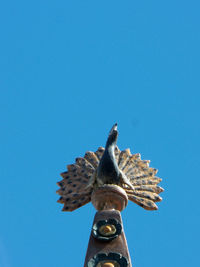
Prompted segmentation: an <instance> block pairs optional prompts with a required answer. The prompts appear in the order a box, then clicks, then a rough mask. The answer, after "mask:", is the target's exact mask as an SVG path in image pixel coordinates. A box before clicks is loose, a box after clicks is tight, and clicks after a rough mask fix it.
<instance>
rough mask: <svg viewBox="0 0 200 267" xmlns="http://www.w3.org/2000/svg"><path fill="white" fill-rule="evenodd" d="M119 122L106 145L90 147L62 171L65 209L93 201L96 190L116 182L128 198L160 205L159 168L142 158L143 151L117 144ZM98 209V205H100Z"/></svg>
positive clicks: (149, 205)
mask: <svg viewBox="0 0 200 267" xmlns="http://www.w3.org/2000/svg"><path fill="white" fill-rule="evenodd" d="M117 137H118V130H117V123H116V124H114V125H113V127H112V128H111V130H110V132H109V135H108V138H107V142H106V146H105V149H104V148H103V147H99V148H98V150H97V151H96V152H91V151H88V152H86V153H85V156H84V157H79V158H77V159H76V162H75V163H74V164H71V165H68V166H67V168H68V171H66V172H63V173H61V176H62V177H63V180H62V181H60V182H58V183H57V184H58V186H60V189H59V190H58V191H57V193H58V194H59V195H60V196H61V197H60V199H59V200H58V202H59V203H63V204H64V207H63V209H62V210H63V211H73V210H75V209H77V208H79V207H81V206H83V205H85V204H87V203H88V202H90V201H91V196H92V195H94V192H95V191H96V190H98V189H99V188H101V187H102V186H105V185H115V186H118V187H120V188H121V189H123V190H124V191H125V193H126V195H127V197H128V199H129V200H131V201H133V202H134V203H136V204H138V205H139V206H141V207H142V208H144V209H146V210H156V209H158V207H157V205H156V204H155V202H159V201H161V200H162V198H161V197H160V196H159V195H158V194H159V193H160V192H162V191H163V188H162V187H160V186H158V183H160V182H161V178H158V177H156V176H155V175H156V173H157V170H156V169H154V168H151V167H149V162H150V161H149V160H141V157H140V154H131V152H130V150H129V149H125V150H123V151H120V150H119V148H118V147H117V145H116V142H117ZM98 209H99V208H98Z"/></svg>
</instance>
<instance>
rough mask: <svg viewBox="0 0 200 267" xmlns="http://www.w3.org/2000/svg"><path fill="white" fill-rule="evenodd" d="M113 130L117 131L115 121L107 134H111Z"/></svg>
mask: <svg viewBox="0 0 200 267" xmlns="http://www.w3.org/2000/svg"><path fill="white" fill-rule="evenodd" d="M113 131H117V123H115V124H114V125H113V127H112V128H111V130H110V133H109V134H112V132H113Z"/></svg>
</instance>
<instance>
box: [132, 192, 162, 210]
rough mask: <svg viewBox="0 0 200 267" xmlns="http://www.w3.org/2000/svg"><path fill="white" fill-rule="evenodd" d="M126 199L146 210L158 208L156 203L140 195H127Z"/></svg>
mask: <svg viewBox="0 0 200 267" xmlns="http://www.w3.org/2000/svg"><path fill="white" fill-rule="evenodd" d="M128 199H129V200H131V201H133V202H134V203H136V204H137V205H139V206H140V207H142V208H144V209H146V210H157V209H158V207H157V205H156V204H155V203H154V202H153V201H151V200H147V199H144V198H142V197H138V196H133V195H128Z"/></svg>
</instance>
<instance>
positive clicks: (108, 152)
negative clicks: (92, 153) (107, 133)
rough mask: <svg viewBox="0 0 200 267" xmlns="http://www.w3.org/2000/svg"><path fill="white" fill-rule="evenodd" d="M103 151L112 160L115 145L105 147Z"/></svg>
mask: <svg viewBox="0 0 200 267" xmlns="http://www.w3.org/2000/svg"><path fill="white" fill-rule="evenodd" d="M105 151H106V152H107V154H108V155H109V156H110V158H112V159H114V158H115V153H114V151H115V144H108V145H106V148H105Z"/></svg>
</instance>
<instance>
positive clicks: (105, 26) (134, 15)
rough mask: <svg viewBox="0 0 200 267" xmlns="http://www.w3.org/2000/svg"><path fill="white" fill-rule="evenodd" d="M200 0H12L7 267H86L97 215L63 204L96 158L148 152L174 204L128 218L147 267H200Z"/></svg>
mask: <svg viewBox="0 0 200 267" xmlns="http://www.w3.org/2000/svg"><path fill="white" fill-rule="evenodd" d="M199 9H200V4H199V1H197V0H196V1H195V0H191V1H185V0H180V1H179V0H173V1H172V0H169V1H158V0H155V1H149V0H144V1H129V0H127V1H113V0H109V1H94V0H92V1H91V0H90V1H87V0H86V1H83V0H80V1H76V0H75V1H66V0H65V1H64V0H61V1H52V0H48V1H43V0H40V1H39V0H35V1H22V0H19V1H13V0H8V1H2V3H1V4H0V39H1V41H0V118H1V131H0V140H1V149H0V151H1V153H0V157H1V158H0V161H1V166H0V175H1V186H0V211H1V219H0V266H1V267H27V266H28V267H44V266H45V267H46V266H48V267H57V266H59V267H76V266H77V267H79V266H83V262H84V257H85V253H86V249H87V244H88V240H89V235H90V228H91V225H92V221H93V217H94V214H95V210H94V208H93V206H92V205H91V204H88V205H86V206H84V207H82V208H80V209H79V210H77V211H74V212H72V213H63V212H61V208H62V205H61V204H58V203H56V201H57V199H58V195H56V193H55V191H56V190H57V189H58V187H57V186H56V182H57V181H59V180H60V179H61V178H60V176H59V174H60V172H62V171H65V168H66V165H67V164H70V163H73V162H74V159H75V158H76V157H78V156H83V155H84V153H85V151H86V150H92V151H93V150H96V149H97V147H98V146H104V145H105V141H106V136H107V133H108V131H109V130H110V127H111V126H112V125H113V123H115V122H118V124H119V132H120V134H119V139H118V145H119V148H120V149H125V148H128V147H129V148H130V149H131V151H132V152H133V153H138V152H139V153H141V155H142V158H143V159H150V160H151V166H152V167H155V168H158V169H159V172H158V176H160V177H162V178H163V182H162V183H161V186H162V187H164V188H165V192H164V193H162V197H163V202H161V203H159V204H158V205H159V210H158V211H155V212H148V211H145V210H143V209H142V208H140V207H138V206H136V205H135V204H133V203H129V205H128V207H127V208H126V210H125V211H123V213H122V217H123V221H124V227H125V231H126V236H127V240H128V245H129V250H130V254H131V257H132V261H133V264H134V266H135V267H146V266H149V267H175V266H181V267H188V266H199V263H198V262H199V238H200V235H199V224H200V220H199V219H200V211H199V188H200V177H199V165H200V156H199V155H200V153H199V151H200V138H199V132H200V131H199V130H200V123H199V117H200V108H199V99H200V81H199V73H200V67H199V64H200V52H199V51H200V31H199V29H200V19H199Z"/></svg>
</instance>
